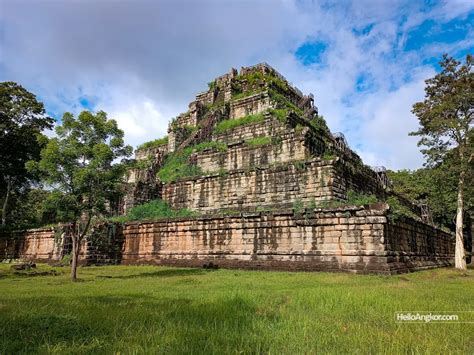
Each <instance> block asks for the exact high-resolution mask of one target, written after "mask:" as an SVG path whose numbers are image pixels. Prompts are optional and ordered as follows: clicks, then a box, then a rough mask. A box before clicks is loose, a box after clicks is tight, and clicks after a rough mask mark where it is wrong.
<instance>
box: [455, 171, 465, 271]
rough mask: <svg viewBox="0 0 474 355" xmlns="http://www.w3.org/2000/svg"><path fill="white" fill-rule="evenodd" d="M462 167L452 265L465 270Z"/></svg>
mask: <svg viewBox="0 0 474 355" xmlns="http://www.w3.org/2000/svg"><path fill="white" fill-rule="evenodd" d="M464 174H465V172H464V169H462V170H461V173H460V174H459V185H458V200H457V211H456V249H455V253H454V266H455V267H456V269H460V270H466V269H467V268H466V259H465V255H464V254H465V253H464V233H463V224H464V220H463V217H464V216H463V214H464V193H463V192H464Z"/></svg>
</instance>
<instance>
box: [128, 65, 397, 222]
mask: <svg viewBox="0 0 474 355" xmlns="http://www.w3.org/2000/svg"><path fill="white" fill-rule="evenodd" d="M208 86H209V88H208V90H207V91H205V92H202V93H200V94H198V95H197V96H196V99H195V100H194V101H193V102H191V103H190V104H189V109H188V111H187V112H185V113H183V114H181V115H179V116H178V117H176V118H175V119H174V120H172V122H171V123H170V124H169V129H168V132H169V135H168V137H166V138H165V139H161V140H157V141H155V142H150V143H148V144H145V145H143V146H142V147H141V148H139V149H138V150H137V151H136V159H137V161H138V162H139V164H138V166H137V167H136V168H134V169H132V170H131V171H130V174H129V177H128V187H127V196H126V198H125V201H124V210H125V211H126V210H128V209H129V208H131V207H132V206H134V205H137V204H140V203H143V202H146V201H149V200H152V199H163V200H164V201H166V202H167V203H168V204H169V205H170V206H171V207H172V208H175V209H181V208H187V209H190V210H194V211H199V212H205V213H209V214H212V213H214V212H217V211H219V212H222V211H255V210H257V211H258V210H260V211H262V210H275V209H281V208H291V207H292V206H295V205H296V206H300V207H313V208H314V207H316V206H320V205H323V204H327V203H328V202H330V201H334V200H345V199H346V198H347V194H348V192H349V191H357V192H361V193H366V194H375V195H379V196H380V195H383V194H384V190H385V187H386V185H387V184H388V181H387V179H386V176H385V174H384V172H383V170H380V171H378V172H377V171H374V170H372V169H371V168H369V167H368V166H365V165H364V164H363V163H362V161H361V159H360V158H359V156H357V154H356V153H354V152H353V151H352V150H351V149H350V148H349V147H348V145H347V142H346V140H345V139H344V136H343V135H342V134H332V133H331V132H330V130H329V129H328V128H327V126H326V123H325V121H324V119H323V118H322V117H320V116H319V115H318V109H317V107H316V106H315V105H314V97H313V95H312V94H309V95H304V94H303V93H302V92H301V91H300V90H298V89H297V88H296V87H294V86H293V85H292V84H290V83H289V82H288V81H287V80H286V79H285V78H284V77H283V76H282V75H281V74H280V73H278V72H277V71H276V70H275V69H274V68H272V67H271V66H270V65H268V64H266V63H261V64H257V65H255V66H251V67H243V68H241V69H240V71H239V72H238V71H237V70H236V69H232V70H231V71H230V72H229V73H228V74H225V75H223V76H220V77H218V78H216V79H215V80H214V81H212V82H210V83H209V84H208Z"/></svg>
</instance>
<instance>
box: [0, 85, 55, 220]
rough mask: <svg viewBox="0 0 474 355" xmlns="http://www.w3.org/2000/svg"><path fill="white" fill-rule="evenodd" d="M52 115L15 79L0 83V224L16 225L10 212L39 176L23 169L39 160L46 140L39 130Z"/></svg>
mask: <svg viewBox="0 0 474 355" xmlns="http://www.w3.org/2000/svg"><path fill="white" fill-rule="evenodd" d="M53 122H54V121H53V119H52V118H50V117H48V116H47V115H46V111H45V109H44V106H43V104H42V103H41V102H39V101H37V99H36V96H35V95H33V94H32V93H30V92H29V91H27V90H25V89H24V88H23V87H22V86H20V85H18V84H17V83H14V82H2V83H0V208H1V214H2V225H3V226H5V225H7V224H8V225H10V227H13V226H18V223H17V219H16V218H14V217H13V216H12V215H11V214H10V213H9V212H10V211H14V210H16V211H17V212H18V211H19V209H20V208H21V206H19V205H17V204H16V203H18V202H19V200H20V199H22V198H23V197H24V195H25V193H26V190H27V189H28V188H29V186H30V185H31V184H32V183H34V182H37V181H38V180H39V178H38V176H37V174H36V172H34V171H29V170H27V169H26V167H25V164H26V163H27V162H28V161H30V160H35V161H38V160H39V159H40V151H41V149H42V148H43V147H44V146H45V144H46V142H47V141H48V139H47V137H46V136H45V135H44V134H42V133H41V132H42V130H44V129H48V128H51V127H52V126H53Z"/></svg>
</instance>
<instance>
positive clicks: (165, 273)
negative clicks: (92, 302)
mask: <svg viewBox="0 0 474 355" xmlns="http://www.w3.org/2000/svg"><path fill="white" fill-rule="evenodd" d="M205 273H206V271H204V270H201V269H165V270H157V271H151V272H142V273H139V274H132V275H123V276H111V275H98V276H96V278H105V279H121V280H127V279H136V278H142V277H158V278H159V277H174V276H190V275H203V274H205Z"/></svg>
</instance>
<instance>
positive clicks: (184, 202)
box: [162, 159, 334, 211]
mask: <svg viewBox="0 0 474 355" xmlns="http://www.w3.org/2000/svg"><path fill="white" fill-rule="evenodd" d="M333 175H334V169H333V165H332V163H331V162H330V161H324V160H320V159H316V160H313V161H309V162H304V163H300V164H298V163H290V164H284V165H282V166H275V167H271V168H267V169H259V168H257V169H253V170H248V171H247V170H234V171H232V172H229V173H228V174H223V175H221V176H220V175H210V176H206V177H204V178H197V179H194V180H185V181H181V182H176V183H171V184H167V185H165V186H164V187H163V191H162V192H163V194H162V198H163V200H165V201H166V202H167V203H168V204H169V205H170V206H172V207H173V208H177V209H181V208H189V209H193V210H199V211H211V210H217V209H241V208H246V207H258V206H265V205H276V204H279V205H283V206H284V205H287V206H288V205H290V206H291V205H292V204H293V203H294V202H298V203H299V202H302V203H304V202H306V203H307V204H309V203H312V202H318V201H325V200H329V199H331V198H332V195H333V192H332V180H333Z"/></svg>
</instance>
